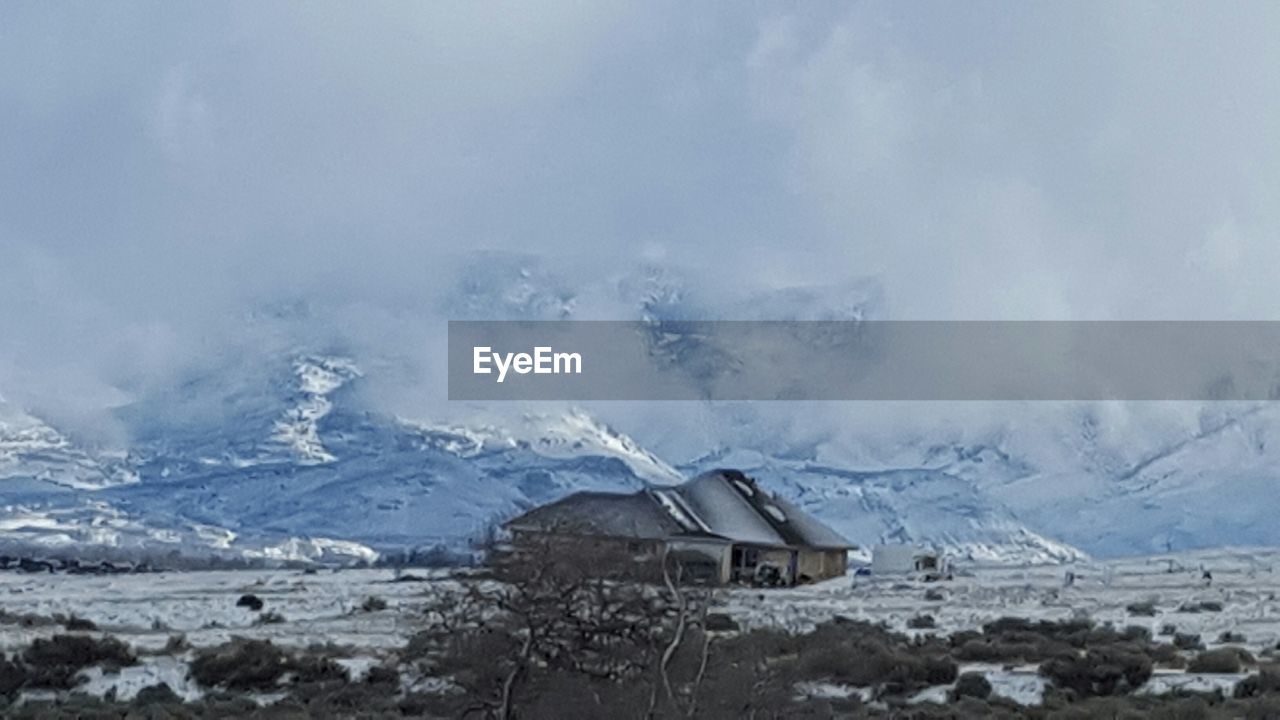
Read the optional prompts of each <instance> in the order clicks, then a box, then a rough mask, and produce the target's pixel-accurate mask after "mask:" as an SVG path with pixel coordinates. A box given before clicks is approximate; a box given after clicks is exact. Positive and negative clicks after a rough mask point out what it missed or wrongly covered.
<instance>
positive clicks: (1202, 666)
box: [1187, 647, 1254, 673]
mask: <svg viewBox="0 0 1280 720" xmlns="http://www.w3.org/2000/svg"><path fill="white" fill-rule="evenodd" d="M1246 663H1247V664H1250V665H1252V664H1253V663H1254V658H1253V656H1252V655H1250V654H1249V653H1248V652H1247V651H1245V650H1244V649H1242V648H1238V647H1221V648H1215V649H1213V650H1206V651H1205V652H1202V653H1200V654H1199V655H1197V656H1195V657H1194V658H1192V659H1191V662H1190V663H1188V664H1187V671H1188V672H1193V673H1238V672H1240V670H1241V667H1242V665H1244V664H1246Z"/></svg>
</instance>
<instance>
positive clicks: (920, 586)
mask: <svg viewBox="0 0 1280 720" xmlns="http://www.w3.org/2000/svg"><path fill="white" fill-rule="evenodd" d="M1204 570H1207V571H1209V573H1210V574H1211V575H1212V579H1211V580H1205V579H1204V578H1203V571H1204ZM1068 572H1071V573H1074V575H1075V580H1074V582H1073V583H1071V584H1070V585H1069V586H1068V584H1067V573H1068ZM931 591H932V592H931ZM926 595H929V596H930V597H934V598H939V599H933V600H930V599H927V598H926ZM723 602H724V605H725V606H726V608H727V610H728V612H729V613H730V614H731V615H733V616H735V617H736V618H737V619H738V620H739V622H742V623H745V624H746V625H748V626H752V627H761V626H765V627H767V626H774V627H781V628H786V629H789V630H803V629H807V628H809V627H812V626H813V625H815V624H817V623H819V622H822V621H824V620H829V619H831V618H832V617H835V616H837V615H839V616H843V617H848V618H854V619H863V620H870V621H873V622H885V623H888V624H889V625H890V626H891V627H892V628H894V629H895V630H902V631H904V632H908V633H922V632H933V633H938V634H950V633H952V632H954V631H956V630H969V629H978V628H980V627H981V626H982V624H983V623H985V622H989V621H991V620H995V619H997V618H1000V617H1003V616H1013V617H1019V618H1028V619H1041V618H1043V619H1048V620H1064V619H1068V618H1082V617H1087V618H1091V619H1093V620H1094V621H1096V622H1099V623H1107V622H1111V623H1114V624H1115V625H1116V626H1117V627H1124V626H1127V625H1139V626H1142V627H1146V628H1148V629H1150V630H1151V634H1152V635H1159V633H1160V629H1161V627H1162V626H1164V625H1166V624H1171V625H1174V626H1176V627H1177V629H1178V632H1183V633H1187V632H1190V633H1197V634H1200V635H1201V636H1202V637H1203V638H1204V640H1205V643H1206V645H1209V646H1211V647H1212V646H1213V645H1214V640H1215V639H1216V638H1217V637H1218V636H1219V635H1221V634H1222V633H1223V632H1228V631H1230V632H1234V633H1239V634H1242V635H1244V636H1245V638H1246V640H1245V642H1236V643H1233V644H1236V645H1240V646H1243V647H1246V648H1249V649H1251V650H1254V651H1261V650H1263V649H1267V648H1274V647H1275V646H1276V643H1277V641H1280V550H1275V549H1266V550H1215V551H1206V552H1201V553H1192V554H1182V555H1169V556H1159V557H1151V558H1137V559H1126V560H1115V561H1107V562H1090V563H1073V564H1070V565H1043V566H1037V567H1028V568H1009V567H990V568H971V569H966V568H963V567H961V568H958V569H957V572H956V574H955V578H954V579H953V580H951V581H949V582H937V583H924V582H914V581H910V580H908V579H905V578H896V579H895V578H891V577H889V578H872V577H867V576H864V577H843V578H836V579H833V580H829V581H827V582H824V583H820V584H817V585H810V586H803V587H799V588H794V589H789V590H770V591H767V592H761V591H758V590H750V589H734V590H728V591H725V593H724V600H723ZM1148 602H1149V603H1151V604H1153V605H1154V606H1155V615H1154V616H1151V617H1146V616H1138V615H1133V614H1130V613H1128V612H1126V609H1125V608H1126V607H1127V606H1129V605H1131V604H1135V603H1148ZM1204 602H1209V603H1214V602H1217V603H1221V604H1222V610H1221V611H1218V612H1206V611H1203V610H1200V611H1199V612H1185V611H1180V608H1188V609H1189V608H1190V607H1192V606H1196V607H1197V609H1199V608H1198V606H1199V604H1200V603H1204ZM921 614H928V615H931V616H933V618H934V620H935V621H936V624H937V627H936V629H934V630H911V629H909V628H908V627H907V621H908V620H909V619H911V618H914V617H916V616H917V615H921Z"/></svg>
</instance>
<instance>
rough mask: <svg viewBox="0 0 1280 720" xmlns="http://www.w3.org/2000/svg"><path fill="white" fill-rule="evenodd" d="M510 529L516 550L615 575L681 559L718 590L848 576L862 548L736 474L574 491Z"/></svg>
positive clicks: (691, 575) (689, 574) (690, 573)
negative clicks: (554, 555)
mask: <svg viewBox="0 0 1280 720" xmlns="http://www.w3.org/2000/svg"><path fill="white" fill-rule="evenodd" d="M503 527H504V528H505V529H506V530H507V531H508V532H509V533H510V535H511V541H512V548H513V550H514V551H516V552H517V553H519V552H521V551H522V550H523V551H525V552H534V551H536V552H559V551H564V552H568V551H573V552H581V553H586V552H589V553H590V554H591V555H593V556H596V558H597V559H599V560H600V561H602V562H606V563H610V564H611V565H612V566H613V567H614V568H616V567H618V566H626V567H634V568H642V567H649V568H652V567H654V563H653V562H652V561H654V560H656V559H664V560H669V561H670V560H674V561H675V563H677V564H678V565H679V567H680V568H681V573H682V577H683V578H684V579H685V580H694V581H701V582H707V583H712V584H727V583H738V582H741V583H755V584H771V585H793V584H796V583H803V582H812V581H816V580H822V579H825V578H830V577H835V576H838V575H843V574H844V573H845V570H846V569H847V567H848V551H849V550H851V549H854V547H853V546H852V545H851V544H850V543H849V541H848V540H846V539H844V538H843V537H841V536H840V535H839V534H838V533H836V532H835V531H834V530H832V529H831V528H829V527H827V526H826V525H824V524H822V523H821V522H820V521H819V520H817V519H816V518H814V517H813V516H811V515H809V514H807V513H805V512H804V511H803V510H801V509H800V508H798V507H796V506H795V505H794V504H792V503H790V502H788V501H786V500H784V499H782V498H780V497H778V496H777V495H773V494H770V493H768V492H766V491H765V490H764V489H763V488H761V487H760V486H759V485H757V484H756V481H755V480H753V479H752V478H749V477H747V476H746V475H744V474H743V473H741V472H739V471H737V470H713V471H711V472H707V473H704V474H702V475H699V476H697V477H695V478H693V479H691V480H689V481H687V482H685V483H683V484H681V485H675V486H670V487H650V488H646V489H644V490H640V491H638V492H635V493H626V494H624V493H603V492H579V493H574V494H572V495H569V496H568V497H565V498H563V499H561V500H558V501H556V502H553V503H550V504H547V505H543V506H540V507H536V508H534V509H532V510H530V511H528V512H526V513H524V514H523V515H520V516H519V517H516V518H514V519H512V520H509V521H508V522H506V523H505V524H504V525H503ZM659 567H660V565H659ZM637 574H644V573H640V572H638V573H637Z"/></svg>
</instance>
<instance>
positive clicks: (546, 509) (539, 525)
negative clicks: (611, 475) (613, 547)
mask: <svg viewBox="0 0 1280 720" xmlns="http://www.w3.org/2000/svg"><path fill="white" fill-rule="evenodd" d="M506 525H507V527H509V528H512V529H516V530H519V529H525V528H529V529H536V530H553V529H556V530H561V531H563V532H567V533H575V534H583V535H607V536H610V537H625V538H633V539H637V540H661V539H663V538H667V537H671V536H672V535H677V534H679V533H680V532H681V531H682V530H683V528H682V527H681V526H680V524H679V523H678V522H676V520H675V519H674V518H673V517H672V516H671V514H670V513H668V512H667V511H666V510H664V509H663V508H662V506H661V505H659V504H658V503H656V502H654V501H653V500H652V499H651V498H649V497H648V496H647V495H646V494H645V493H644V492H643V491H642V492H638V493H633V494H630V495H623V494H619V493H606V492H577V493H574V494H572V495H569V496H567V497H564V498H561V499H560V500H557V501H555V502H553V503H550V504H548V505H542V506H539V507H536V508H534V509H532V510H530V511H529V512H527V513H525V514H523V515H521V516H519V517H517V518H515V519H513V520H511V521H509V522H507V523H506Z"/></svg>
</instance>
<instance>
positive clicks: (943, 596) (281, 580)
mask: <svg viewBox="0 0 1280 720" xmlns="http://www.w3.org/2000/svg"><path fill="white" fill-rule="evenodd" d="M1277 565H1280V551H1275V550H1266V551H1244V550H1239V551H1214V552H1205V553H1197V554H1189V555H1178V556H1170V557H1160V558H1144V559H1131V560H1122V561H1113V562H1096V563H1078V564H1075V565H1071V566H1043V567H1031V568H996V567H991V568H958V569H957V573H956V576H955V579H954V580H952V581H948V582H938V583H924V582H918V581H913V580H909V579H906V578H897V579H894V578H872V577H865V576H858V577H854V576H852V575H851V576H846V577H843V578H838V579H835V580H831V581H828V582H825V583H822V584H819V585H813V586H807V587H801V588H795V589H783V590H755V589H747V588H735V589H725V590H718V591H716V600H715V602H716V604H717V605H718V606H719V608H718V610H719V611H723V612H726V613H728V614H729V615H731V616H733V617H734V618H735V619H736V620H737V621H738V622H739V623H740V624H741V625H743V626H745V627H767V626H775V627H783V628H787V629H791V630H804V629H807V628H810V627H812V626H813V625H815V624H817V623H819V622H822V621H824V620H828V619H831V618H833V617H836V616H842V617H846V618H855V619H865V620H871V621H874V622H884V623H887V624H888V625H889V626H891V627H892V628H893V629H895V630H901V631H904V632H908V633H937V634H943V635H945V634H950V633H952V632H954V631H957V630H964V629H976V628H979V627H980V626H981V625H982V624H983V623H985V622H988V621H990V620H994V619H996V618H999V617H1004V616H1013V617H1020V618H1029V619H1039V618H1044V619H1054V620H1057V619H1065V618H1072V617H1089V618H1092V619H1093V620H1095V621H1097V622H1100V623H1106V622H1111V623H1114V624H1115V625H1116V626H1118V627H1124V626H1127V625H1139V626H1143V627H1146V628H1149V629H1150V630H1151V632H1152V634H1153V635H1160V634H1161V631H1162V628H1164V626H1166V625H1172V626H1175V627H1176V628H1177V631H1178V632H1180V633H1196V634H1199V635H1200V636H1201V637H1202V638H1203V640H1204V642H1205V644H1206V645H1207V646H1208V647H1210V648H1212V647H1214V646H1215V645H1217V644H1218V643H1217V640H1218V638H1219V637H1220V636H1222V635H1223V633H1227V632H1230V633H1235V634H1238V635H1241V636H1243V638H1244V639H1243V640H1242V641H1241V640H1237V641H1236V642H1233V643H1232V644H1236V645H1241V646H1243V647H1246V648H1248V649H1249V650H1251V651H1252V652H1253V653H1254V654H1262V653H1263V652H1264V651H1266V650H1269V649H1273V648H1275V647H1276V644H1277V642H1278V641H1280V599H1277V596H1278V594H1280V574H1277V572H1276V569H1277ZM1204 570H1208V571H1209V572H1210V573H1211V574H1212V581H1206V580H1205V579H1204V578H1203V571H1204ZM1068 571H1070V572H1072V573H1074V575H1075V579H1074V582H1073V583H1071V584H1070V585H1068V584H1067V582H1066V577H1067V573H1068ZM404 575H409V576H410V577H408V578H407V579H406V578H403V577H401V578H400V579H399V580H397V577H398V575H397V573H396V572H395V571H393V570H363V569H362V570H355V569H353V570H337V571H335V570H320V571H310V572H304V571H301V570H235V571H210V572H175V573H154V574H135V575H111V576H86V575H52V574H22V573H15V572H5V573H0V619H3V618H4V617H5V615H4V614H5V613H7V614H8V617H9V618H10V619H12V618H13V617H14V616H16V615H20V614H26V615H37V616H44V617H52V616H54V615H55V614H62V615H75V616H78V617H81V618H85V619H87V620H90V621H92V622H93V623H94V624H96V625H97V627H98V629H99V630H100V631H102V632H104V633H109V634H111V635H115V636H117V637H119V638H120V639H122V640H124V641H126V642H128V643H130V644H131V645H133V646H134V647H135V648H136V649H137V650H138V651H139V653H140V655H143V656H144V661H143V663H142V664H141V665H140V666H138V667H134V668H126V669H125V670H124V671H123V672H122V673H120V674H119V675H110V676H105V677H103V676H101V675H100V673H97V674H95V675H93V676H92V677H91V679H90V682H89V684H88V686H87V687H86V688H85V689H87V690H90V691H91V692H106V691H108V690H110V689H111V688H112V687H115V688H116V693H117V695H118V696H120V697H121V698H128V697H130V696H131V695H132V694H133V693H136V692H137V690H138V689H139V688H141V687H144V686H146V685H148V684H152V683H154V682H156V681H157V680H163V681H164V682H167V683H168V684H169V685H170V687H172V688H173V689H174V690H175V691H177V692H179V694H181V695H184V696H186V697H195V696H197V695H198V690H197V689H196V688H195V687H194V686H193V685H192V683H191V681H190V680H188V679H187V678H186V672H185V664H184V663H183V662H182V661H181V659H179V658H176V657H173V656H172V655H169V654H166V653H163V652H158V651H160V650H161V649H162V648H163V647H164V646H165V644H166V643H167V642H169V641H170V638H171V637H172V636H175V635H179V634H181V635H183V636H185V639H186V642H187V643H189V644H190V645H191V646H193V647H207V646H215V645H218V644H220V643H223V642H225V641H227V640H228V639H230V638H231V637H232V636H239V637H249V638H261V639H270V640H272V641H273V642H275V643H277V644H279V645H284V646H289V647H299V648H301V647H306V646H308V645H312V644H317V643H319V644H331V645H335V646H339V647H340V648H341V649H342V652H341V653H340V655H342V656H343V657H344V659H343V661H342V662H343V664H344V665H347V666H348V668H349V669H351V670H352V671H353V675H355V676H357V677H358V676H359V675H360V673H361V672H363V670H364V669H367V668H368V667H370V666H372V665H374V664H377V663H379V662H381V661H382V660H385V659H387V658H390V657H392V656H393V655H394V653H395V652H396V651H397V650H398V649H400V648H402V647H403V646H404V644H405V642H406V641H407V639H408V638H409V637H410V636H411V635H412V634H413V633H414V632H415V631H416V630H418V629H420V628H421V627H422V622H423V621H422V617H423V614H422V610H423V608H424V606H426V605H427V604H428V603H429V602H431V601H432V599H433V598H436V597H439V595H440V594H441V593H445V592H448V591H449V590H450V589H453V590H456V589H457V588H458V587H459V581H458V580H456V579H451V578H450V577H449V576H448V574H447V573H444V572H434V573H432V572H428V571H422V570H413V571H411V572H406V573H404ZM243 594H253V595H255V596H257V597H258V598H260V599H261V600H262V601H263V603H264V607H263V608H262V610H261V612H254V611H252V610H249V609H247V608H242V607H237V606H236V601H237V599H238V598H239V597H240V596H241V595H243ZM369 597H376V598H379V599H381V600H382V601H385V604H386V607H385V608H374V609H372V610H370V609H368V608H365V607H363V606H364V605H365V600H366V598H369ZM1135 603H1151V604H1152V605H1154V613H1155V614H1154V615H1152V616H1145V615H1135V614H1132V613H1130V612H1128V611H1127V610H1126V606H1129V605H1131V604H1135ZM1201 603H1209V605H1210V607H1216V605H1215V603H1220V604H1221V610H1207V611H1206V610H1205V609H1203V608H1202V607H1201ZM380 604H381V603H379V604H378V605H380ZM1192 608H1194V609H1195V610H1196V611H1190V610H1191V609H1192ZM268 612H269V613H273V614H274V615H275V616H278V618H279V621H278V622H272V623H262V622H261V621H260V617H261V615H262V614H263V613H268ZM925 614H927V615H930V616H932V617H933V618H934V620H935V622H936V628H935V629H910V628H908V626H907V622H908V620H910V619H912V618H915V617H917V616H920V615H925ZM58 632H63V630H62V628H61V627H60V626H57V625H48V624H43V625H42V624H29V623H28V624H24V623H17V622H0V651H3V652H5V653H11V652H13V651H15V650H18V649H20V648H22V647H24V646H25V645H27V644H28V643H30V642H31V640H32V639H33V638H35V637H39V636H47V635H53V634H55V633H58ZM1166 639H1167V638H1166ZM962 670H980V671H982V672H984V674H986V675H987V676H988V678H989V679H990V680H991V682H992V684H993V686H994V687H995V692H996V694H999V695H1005V696H1007V697H1011V698H1015V699H1018V700H1019V701H1021V702H1030V703H1033V702H1035V701H1036V700H1037V698H1038V697H1039V695H1040V693H1041V691H1042V689H1043V686H1044V681H1043V680H1042V679H1041V678H1040V677H1039V676H1037V675H1036V673H1035V668H1034V667H1027V668H1012V667H999V666H994V665H993V666H989V667H988V666H976V665H975V666H970V667H965V668H962ZM1239 677H1240V676H1234V675H1232V676H1207V675H1206V676H1196V675H1190V674H1186V673H1181V672H1177V671H1164V670H1162V671H1158V672H1157V674H1156V675H1155V676H1154V677H1153V678H1152V680H1151V681H1150V682H1149V683H1148V686H1147V687H1146V688H1144V691H1145V692H1154V693H1160V692H1167V691H1168V690H1170V689H1174V688H1179V687H1185V688H1197V689H1207V688H1213V687H1223V688H1226V689H1228V690H1229V688H1230V687H1231V686H1232V685H1233V684H1234V683H1235V682H1236V681H1238V679H1239ZM814 691H815V692H831V691H833V689H832V688H816V689H815V690H814ZM834 691H838V689H834ZM926 692H935V694H937V693H939V692H941V693H944V694H945V691H944V690H942V689H936V690H934V691H926ZM920 699H921V700H925V699H930V698H929V696H927V695H926V696H923V697H921V698H920Z"/></svg>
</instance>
